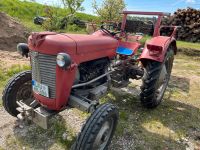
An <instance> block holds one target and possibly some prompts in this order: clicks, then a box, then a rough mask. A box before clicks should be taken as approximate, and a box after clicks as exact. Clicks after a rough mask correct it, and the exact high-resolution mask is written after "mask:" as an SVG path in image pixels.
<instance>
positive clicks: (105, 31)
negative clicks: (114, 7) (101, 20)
mask: <svg viewBox="0 0 200 150" xmlns="http://www.w3.org/2000/svg"><path fill="white" fill-rule="evenodd" d="M101 30H102V31H103V32H104V33H106V34H110V35H111V36H115V35H116V34H118V33H121V31H118V32H111V31H109V30H108V29H106V28H104V26H103V25H101Z"/></svg>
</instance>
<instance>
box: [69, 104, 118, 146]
mask: <svg viewBox="0 0 200 150" xmlns="http://www.w3.org/2000/svg"><path fill="white" fill-rule="evenodd" d="M118 116H119V114H118V110H117V108H116V107H115V106H114V105H112V104H108V103H106V104H103V105H101V106H100V107H98V108H97V110H96V111H94V113H92V115H91V116H90V117H89V118H88V120H87V121H86V123H85V125H84V126H83V128H82V130H81V133H80V134H79V135H78V138H77V140H76V143H75V144H74V145H73V148H72V149H73V150H106V149H107V148H108V146H109V144H110V142H111V139H112V137H113V134H114V132H115V129H116V126H117V122H118Z"/></svg>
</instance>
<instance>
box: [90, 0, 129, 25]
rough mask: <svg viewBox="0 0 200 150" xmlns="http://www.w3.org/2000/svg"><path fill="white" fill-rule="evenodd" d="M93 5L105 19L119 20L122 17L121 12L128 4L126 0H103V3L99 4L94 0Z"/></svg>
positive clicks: (96, 11)
mask: <svg viewBox="0 0 200 150" xmlns="http://www.w3.org/2000/svg"><path fill="white" fill-rule="evenodd" d="M92 7H93V8H94V10H95V13H96V14H97V15H99V16H100V17H101V18H102V19H103V20H108V21H119V20H120V19H121V15H120V13H121V12H122V11H123V9H124V8H125V7H126V5H125V2H124V0H103V1H102V4H101V5H100V6H98V5H97V2H96V0H94V1H93V4H92Z"/></svg>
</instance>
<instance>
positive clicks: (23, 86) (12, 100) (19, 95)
mask: <svg viewBox="0 0 200 150" xmlns="http://www.w3.org/2000/svg"><path fill="white" fill-rule="evenodd" d="M31 80H32V77H31V71H23V72H20V73H18V74H17V75H15V76H13V77H12V78H11V79H10V81H9V82H8V84H7V85H6V87H5V89H4V91H3V97H2V100H3V106H4V108H5V110H6V111H7V112H8V113H9V114H10V115H12V116H14V117H17V115H18V114H19V112H18V111H17V110H16V108H17V107H18V105H17V103H16V102H17V101H21V100H22V101H23V102H24V103H25V104H27V105H30V104H31V103H32V102H33V100H34V99H33V94H32V85H31Z"/></svg>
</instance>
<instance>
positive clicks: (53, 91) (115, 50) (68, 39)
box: [3, 11, 177, 150]
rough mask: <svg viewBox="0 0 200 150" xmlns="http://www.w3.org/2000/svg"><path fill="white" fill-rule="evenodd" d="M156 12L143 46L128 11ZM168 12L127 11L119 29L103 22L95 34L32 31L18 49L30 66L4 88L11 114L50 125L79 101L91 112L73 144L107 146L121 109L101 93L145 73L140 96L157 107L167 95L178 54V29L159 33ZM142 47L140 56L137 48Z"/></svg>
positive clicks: (90, 148)
mask: <svg viewBox="0 0 200 150" xmlns="http://www.w3.org/2000/svg"><path fill="white" fill-rule="evenodd" d="M133 14H134V15H153V16H158V18H157V21H156V23H155V28H154V33H153V37H152V38H151V39H150V40H149V41H148V42H146V44H145V46H144V47H142V45H141V44H140V42H139V41H140V39H142V35H141V34H135V35H130V34H128V33H126V30H125V26H126V20H127V16H128V15H133ZM168 15H170V14H167V13H161V12H134V11H124V12H123V21H122V24H121V29H120V31H118V32H113V31H110V30H108V29H106V28H105V27H104V26H101V29H100V30H98V31H96V32H95V33H93V34H92V35H80V34H64V33H54V32H41V33H32V35H31V36H30V37H29V39H28V44H24V43H21V44H18V47H17V49H18V51H19V52H20V53H21V54H22V55H23V56H26V57H30V62H31V71H24V72H21V73H19V74H17V75H15V76H14V77H13V78H12V79H11V80H10V81H9V82H8V84H7V86H6V87H5V90H4V92H3V106H4V107H5V109H6V111H7V112H8V113H9V114H11V115H12V116H15V117H18V118H19V119H21V120H32V121H33V122H34V123H36V124H38V125H39V126H41V127H43V128H45V129H47V128H48V120H49V118H50V117H51V116H53V115H55V114H57V113H59V112H61V111H63V110H65V109H66V108H70V107H75V108H77V109H80V110H82V111H85V112H88V113H91V115H90V117H89V118H88V119H87V121H86V123H85V125H84V126H83V128H82V130H81V133H80V134H79V135H78V138H77V140H76V142H75V143H74V145H73V149H75V150H97V149H100V150H104V149H106V148H107V147H108V145H109V144H110V142H111V139H112V137H113V134H114V131H115V129H116V126H117V122H118V109H117V108H116V106H114V105H113V104H110V103H104V104H100V102H99V99H100V98H101V97H102V96H103V95H105V94H106V93H107V91H108V90H109V88H110V87H111V86H114V87H123V86H127V85H128V83H129V82H128V81H129V79H137V80H138V79H142V82H143V84H142V86H141V94H140V100H141V103H142V104H143V106H144V107H147V108H154V107H156V106H158V105H159V104H160V103H161V101H162V98H163V95H164V92H165V90H166V87H167V85H168V82H169V79H170V74H171V70H172V66H173V60H174V55H175V54H176V51H177V47H176V40H175V34H176V30H177V27H174V26H170V27H168V28H171V29H173V32H172V34H171V35H170V36H160V29H161V28H162V26H161V20H162V18H163V17H164V16H168ZM139 52H141V54H140V56H139V57H136V54H138V53H139Z"/></svg>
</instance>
